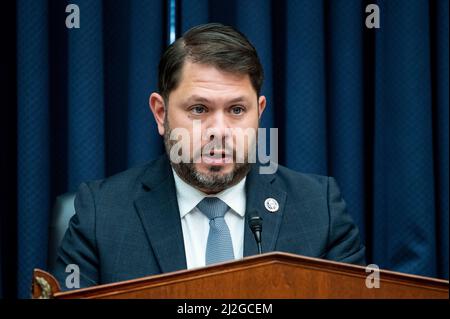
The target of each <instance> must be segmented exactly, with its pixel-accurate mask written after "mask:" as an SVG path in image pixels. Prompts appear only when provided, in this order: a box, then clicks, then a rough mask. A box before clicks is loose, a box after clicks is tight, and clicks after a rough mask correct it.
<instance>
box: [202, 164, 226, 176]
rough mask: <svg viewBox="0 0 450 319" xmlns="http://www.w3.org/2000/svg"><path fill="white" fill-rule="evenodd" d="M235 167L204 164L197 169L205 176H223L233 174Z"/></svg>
mask: <svg viewBox="0 0 450 319" xmlns="http://www.w3.org/2000/svg"><path fill="white" fill-rule="evenodd" d="M233 167H234V165H233V164H232V163H230V164H225V165H211V164H202V165H201V166H200V167H197V171H198V172H200V173H203V174H215V175H222V174H229V173H231V172H233Z"/></svg>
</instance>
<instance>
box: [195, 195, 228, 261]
mask: <svg viewBox="0 0 450 319" xmlns="http://www.w3.org/2000/svg"><path fill="white" fill-rule="evenodd" d="M197 208H198V209H200V211H201V212H202V213H203V214H205V215H206V216H207V217H208V218H209V234H208V243H207V244H206V255H205V264H206V265H209V264H214V263H219V262H224V261H227V260H233V259H234V253H233V242H232V240H231V235H230V230H229V229H228V226H227V223H226V222H225V219H224V216H225V213H226V212H227V211H228V205H227V204H225V203H224V202H223V201H222V200H220V199H219V198H217V197H205V198H204V199H203V200H202V201H201V202H200V203H198V205H197Z"/></svg>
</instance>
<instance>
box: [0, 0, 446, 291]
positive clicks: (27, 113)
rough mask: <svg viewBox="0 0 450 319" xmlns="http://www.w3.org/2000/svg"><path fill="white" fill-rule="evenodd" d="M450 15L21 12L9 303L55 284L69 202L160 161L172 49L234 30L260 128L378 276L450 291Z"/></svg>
mask: <svg viewBox="0 0 450 319" xmlns="http://www.w3.org/2000/svg"><path fill="white" fill-rule="evenodd" d="M69 3H75V4H77V5H78V6H79V8H80V13H81V19H80V24H81V25H80V28H79V29H67V28H66V27H65V24H64V21H65V18H66V15H67V13H65V7H66V5H67V4H69ZM369 3H377V4H378V5H379V8H380V13H381V22H380V24H381V25H380V29H367V28H366V26H365V19H366V16H367V13H366V12H365V8H366V6H367V5H368V4H369ZM448 5H449V2H448V0H436V1H426V0H397V1H392V0H385V1H381V0H379V1H375V0H374V1H363V0H334V1H317V0H303V1H302V0H296V1H293V0H292V1H290V0H284V1H269V0H260V1H238V0H228V1H221V0H210V1H207V0H191V1H189V0H153V1H146V0H132V1H122V0H108V1H100V0H99V1H96V0H77V1H70V2H69V1H67V2H66V1H58V0H18V1H17V6H16V8H14V9H15V12H16V15H15V17H14V23H15V25H16V26H17V27H16V29H15V30H14V28H10V29H13V30H14V32H15V34H14V36H13V37H12V38H13V39H12V40H11V41H12V43H13V44H14V45H16V46H15V51H14V53H15V57H16V60H14V59H13V61H14V63H13V65H14V66H15V69H13V71H14V74H15V76H14V77H13V79H14V81H15V84H14V86H13V90H15V92H16V95H12V96H11V101H12V103H15V104H16V105H17V108H16V110H17V112H16V113H15V115H14V116H16V117H14V116H13V117H12V118H13V119H14V118H16V119H17V121H8V123H7V122H6V121H5V126H6V127H8V128H9V131H14V132H16V133H15V134H16V136H17V143H16V144H14V145H13V146H11V143H10V142H6V138H5V137H4V136H2V137H0V139H1V140H0V141H1V146H2V150H3V149H7V150H10V151H11V150H14V151H13V152H8V154H6V155H2V157H4V158H5V161H3V162H2V163H7V164H10V165H6V164H5V165H2V173H3V172H7V171H8V174H9V175H8V176H10V179H9V180H10V183H9V185H13V186H14V187H16V189H17V196H12V199H11V198H10V199H9V204H8V205H9V206H5V207H8V208H10V209H9V214H11V210H14V209H15V211H17V215H14V216H16V218H13V217H11V215H8V216H9V217H7V218H6V217H3V218H2V230H3V231H6V230H8V229H16V231H14V230H9V232H8V234H15V235H16V237H13V238H11V236H8V238H5V237H6V236H2V240H3V242H5V240H8V241H9V243H10V244H8V245H6V244H3V243H2V246H1V247H2V251H1V261H2V267H1V270H2V271H3V273H2V277H3V278H1V277H0V285H1V287H0V288H2V289H0V291H3V292H5V291H13V292H14V293H15V292H16V291H17V295H18V296H19V297H21V298H27V297H29V287H30V280H31V272H32V269H33V268H35V267H40V268H44V269H45V268H46V260H47V246H48V231H47V229H48V223H49V215H50V211H51V208H52V205H53V202H54V200H55V197H56V196H57V195H59V194H62V193H65V192H68V191H74V190H75V189H76V187H77V186H78V184H79V183H80V182H82V181H86V180H92V179H98V178H103V177H105V176H109V175H111V174H114V173H116V172H118V171H121V170H124V169H126V168H128V167H131V166H135V165H138V164H141V163H143V162H145V161H148V160H150V159H152V158H155V157H157V156H158V155H159V154H161V153H162V152H163V147H162V143H161V139H160V137H159V136H158V134H157V131H156V125H155V124H154V123H153V122H154V121H153V118H152V115H151V113H150V111H149V109H148V97H149V95H150V93H151V92H152V91H154V90H156V87H157V64H158V62H159V57H160V55H161V53H162V52H163V50H164V48H165V46H166V45H167V43H168V42H169V41H170V38H171V34H172V35H173V34H176V35H177V36H179V35H180V34H181V33H183V32H184V31H186V30H187V29H189V28H190V27H192V26H194V25H197V24H201V23H206V22H221V23H224V24H230V25H233V26H235V27H236V28H238V29H239V30H240V31H242V32H243V33H244V34H246V35H247V36H248V37H249V39H250V40H251V41H252V43H253V44H254V45H255V47H256V48H257V50H258V52H259V54H260V57H261V60H262V63H263V65H264V68H265V76H266V79H265V83H264V87H263V94H264V95H266V97H267V99H268V108H267V109H266V111H265V114H264V115H263V119H262V126H263V127H277V128H278V129H279V139H280V140H279V142H280V143H279V152H280V153H279V158H280V163H281V164H283V165H286V166H288V167H290V168H292V169H295V170H299V171H302V172H307V173H317V174H326V175H331V176H335V177H336V178H337V180H338V182H339V184H340V186H341V189H342V192H343V195H344V198H345V199H346V202H347V204H348V209H349V212H350V213H351V214H352V216H353V217H354V219H355V221H356V222H357V224H358V225H359V228H360V230H361V233H362V237H363V239H364V242H365V244H366V246H367V253H368V256H367V257H368V262H370V263H375V264H378V265H379V266H380V267H381V268H385V269H390V270H395V271H401V272H407V273H413V274H419V275H426V276H432V277H440V278H448V243H449V237H448V233H449V227H448V225H449V224H448V215H449V207H448V196H449V187H448V186H449V185H448V181H449V173H448V163H449V156H448V150H449V140H448V137H449V134H448V133H449V126H448V119H449V114H448V113H449V95H448V90H449V89H448V88H449V61H448V57H449V52H448V47H449V24H448V20H449V16H448V12H449V8H448ZM13 12H14V10H13ZM10 32H11V30H10ZM9 72H10V73H11V71H9ZM2 123H3V122H2ZM6 143H9V144H8V145H7V146H8V148H6V146H5V145H6ZM15 159H17V166H16V167H15V166H14V164H13V162H14V160H15ZM11 170H12V171H16V173H14V174H13V173H11V172H10V171H11ZM10 197H11V196H10ZM5 199H6V198H5ZM6 200H8V199H6ZM2 205H6V204H2ZM2 213H4V212H3V211H2ZM13 213H14V211H13ZM6 247H16V248H17V251H16V252H12V251H11V249H7V248H6ZM11 258H13V259H15V260H16V261H17V268H14V267H13V266H12V262H11ZM13 270H14V271H13ZM6 278H9V279H6ZM10 278H14V282H12V280H11V279H10ZM13 284H14V285H17V286H16V287H14V288H13V287H11V286H12V285H13ZM4 295H5V294H4Z"/></svg>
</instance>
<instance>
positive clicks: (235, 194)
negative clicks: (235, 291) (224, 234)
mask: <svg viewBox="0 0 450 319" xmlns="http://www.w3.org/2000/svg"><path fill="white" fill-rule="evenodd" d="M172 171H173V176H174V178H175V188H176V191H177V200H178V208H179V210H180V217H181V227H182V229H183V240H184V249H185V253H186V264H187V268H188V269H192V268H197V267H203V266H205V254H206V244H207V242H208V234H209V218H208V217H206V216H205V215H204V214H203V213H202V212H201V211H200V210H199V209H198V208H197V204H198V203H200V202H201V200H202V199H203V198H205V197H218V198H220V199H221V200H222V201H224V202H225V203H226V204H227V205H228V207H229V209H228V211H227V212H226V213H225V217H224V218H225V221H226V223H227V225H228V228H229V229H230V234H231V240H232V242H233V251H234V258H235V259H241V258H242V257H243V254H244V227H245V218H244V216H245V204H246V197H245V179H246V177H244V178H243V179H242V180H241V181H240V182H239V183H237V184H236V185H234V186H232V187H230V188H227V189H225V190H223V191H221V192H220V193H217V194H213V195H207V194H205V193H203V192H201V191H199V190H198V189H196V188H195V187H193V186H191V185H189V184H188V183H186V182H185V181H183V180H182V179H181V178H180V177H179V176H178V175H177V174H176V172H175V171H174V170H173V169H172Z"/></svg>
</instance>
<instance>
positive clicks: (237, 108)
mask: <svg viewBox="0 0 450 319" xmlns="http://www.w3.org/2000/svg"><path fill="white" fill-rule="evenodd" d="M244 111H245V109H244V108H243V107H242V106H240V105H236V106H233V107H231V113H232V114H233V115H241V114H242V113H244Z"/></svg>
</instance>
